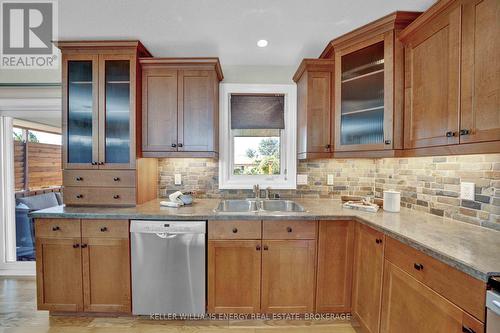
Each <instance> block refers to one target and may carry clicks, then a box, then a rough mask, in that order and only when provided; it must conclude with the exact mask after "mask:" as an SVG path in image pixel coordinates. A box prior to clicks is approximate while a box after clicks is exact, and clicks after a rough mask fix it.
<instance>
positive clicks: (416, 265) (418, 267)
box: [413, 263, 424, 271]
mask: <svg viewBox="0 0 500 333" xmlns="http://www.w3.org/2000/svg"><path fill="white" fill-rule="evenodd" d="M413 267H414V268H415V269H416V270H417V271H421V270H422V269H424V265H422V264H417V263H414V264H413Z"/></svg>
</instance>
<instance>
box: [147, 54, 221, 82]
mask: <svg viewBox="0 0 500 333" xmlns="http://www.w3.org/2000/svg"><path fill="white" fill-rule="evenodd" d="M139 62H140V64H141V66H143V67H144V66H147V67H154V66H155V65H161V66H162V67H165V66H172V67H179V66H202V65H205V66H209V67H213V69H214V70H215V72H216V74H217V78H218V80H219V81H222V80H223V79H224V74H223V73H222V67H221V65H220V61H219V58H218V57H206V58H194V57H193V58H140V59H139Z"/></svg>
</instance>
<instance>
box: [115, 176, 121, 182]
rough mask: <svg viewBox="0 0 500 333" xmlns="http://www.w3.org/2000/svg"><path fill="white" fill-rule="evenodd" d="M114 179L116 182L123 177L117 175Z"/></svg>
mask: <svg viewBox="0 0 500 333" xmlns="http://www.w3.org/2000/svg"><path fill="white" fill-rule="evenodd" d="M113 180H114V181H115V182H119V181H120V180H121V179H120V177H115V178H113Z"/></svg>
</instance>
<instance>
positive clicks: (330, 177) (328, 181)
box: [326, 175, 333, 185]
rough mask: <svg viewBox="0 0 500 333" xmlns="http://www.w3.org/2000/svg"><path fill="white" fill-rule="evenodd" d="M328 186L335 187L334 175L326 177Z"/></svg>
mask: <svg viewBox="0 0 500 333" xmlns="http://www.w3.org/2000/svg"><path fill="white" fill-rule="evenodd" d="M326 185H333V175H328V176H327V177H326Z"/></svg>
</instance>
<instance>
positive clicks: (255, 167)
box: [219, 84, 296, 189]
mask: <svg viewBox="0 0 500 333" xmlns="http://www.w3.org/2000/svg"><path fill="white" fill-rule="evenodd" d="M221 88H222V89H221V101H222V103H221V120H220V138H221V142H220V152H221V156H220V162H219V164H220V165H219V188H221V189H248V188H252V186H253V185H255V184H259V185H260V186H261V188H262V187H271V188H274V189H294V188H295V187H296V182H295V177H296V152H295V150H296V143H295V140H296V135H295V132H296V130H295V129H296V125H295V121H296V103H295V100H296V99H295V95H296V90H295V86H293V85H254V84H252V85H243V84H223V85H222V87H221Z"/></svg>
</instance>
